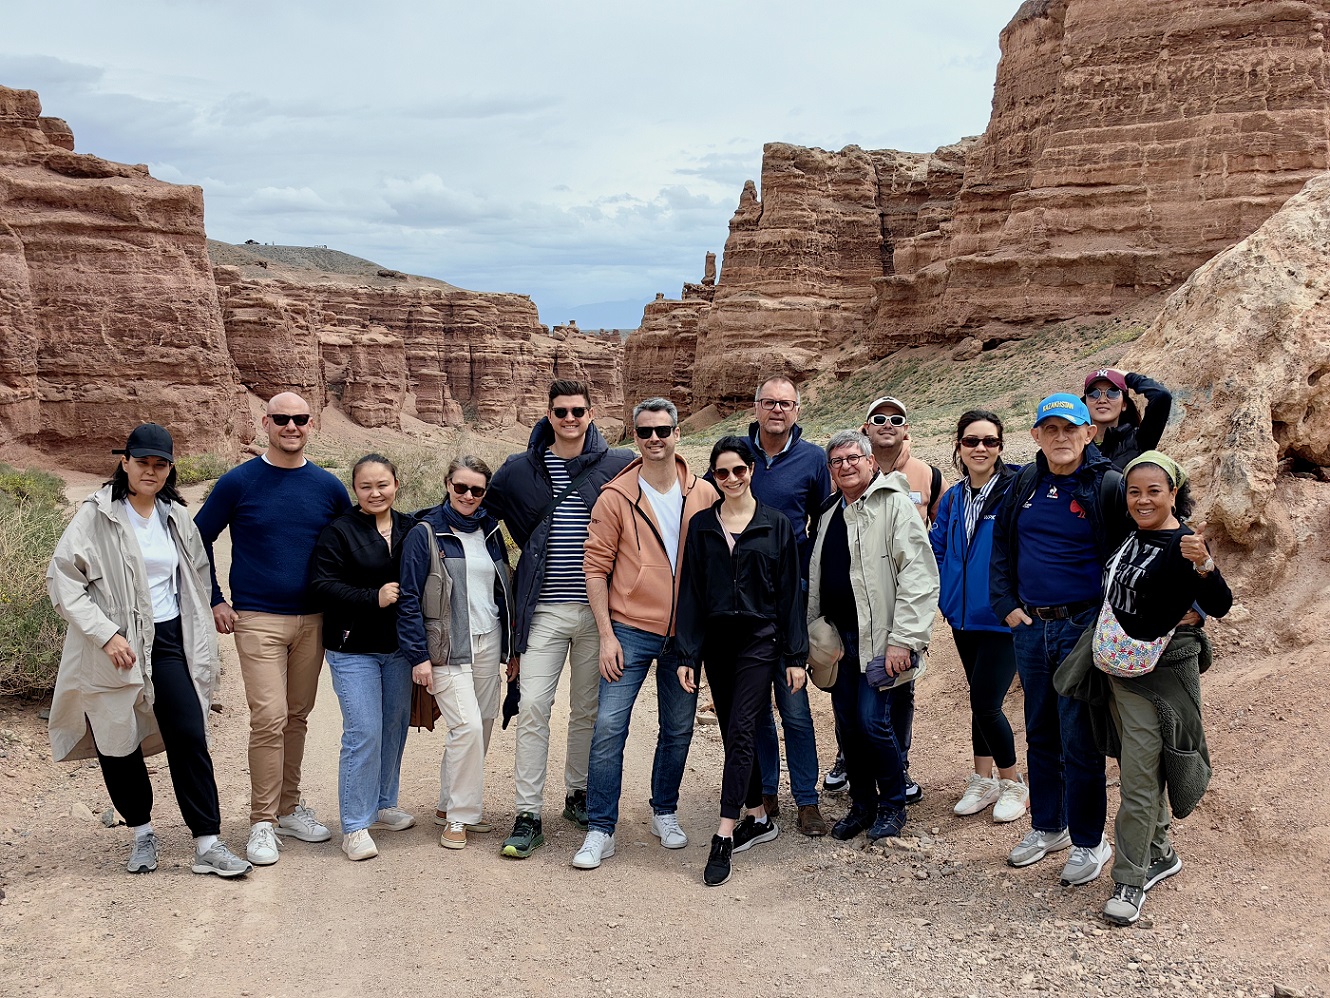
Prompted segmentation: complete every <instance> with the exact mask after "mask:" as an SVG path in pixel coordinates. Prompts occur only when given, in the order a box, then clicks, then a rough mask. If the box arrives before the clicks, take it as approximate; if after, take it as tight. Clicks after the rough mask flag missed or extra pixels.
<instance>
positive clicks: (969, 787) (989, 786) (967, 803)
mask: <svg viewBox="0 0 1330 998" xmlns="http://www.w3.org/2000/svg"><path fill="white" fill-rule="evenodd" d="M999 792H1000V790H999V788H998V781H997V780H995V779H993V777H991V776H980V775H979V774H978V773H971V774H970V778H969V779H968V780H966V781H965V793H963V794H961V799H960V800H958V801H957V802H956V806H955V807H954V808H952V810H953V811H954V812H955V813H956V814H962V815H964V814H978V813H979V812H980V811H982V810H984V809H985V808H987V807H990V806H992V804H993V802H994V801H996V800H997V799H998V794H999Z"/></svg>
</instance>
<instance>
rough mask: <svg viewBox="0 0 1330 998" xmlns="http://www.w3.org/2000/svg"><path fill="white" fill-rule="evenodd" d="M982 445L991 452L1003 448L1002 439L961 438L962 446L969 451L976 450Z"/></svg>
mask: <svg viewBox="0 0 1330 998" xmlns="http://www.w3.org/2000/svg"><path fill="white" fill-rule="evenodd" d="M980 444H983V445H984V446H985V447H987V448H988V449H989V450H995V449H997V448H998V447H1001V446H1002V438H1001V437H961V446H962V447H966V448H968V449H969V450H974V449H975V448H976V447H978V446H979V445H980Z"/></svg>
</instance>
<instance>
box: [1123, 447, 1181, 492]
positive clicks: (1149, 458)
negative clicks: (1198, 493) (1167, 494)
mask: <svg viewBox="0 0 1330 998" xmlns="http://www.w3.org/2000/svg"><path fill="white" fill-rule="evenodd" d="M1142 464H1153V465H1155V466H1156V467H1159V468H1163V469H1164V474H1165V475H1167V476H1168V480H1169V481H1170V482H1172V483H1173V491H1175V492H1176V491H1177V490H1178V489H1180V488H1182V486H1184V485H1186V484H1187V473H1186V472H1185V471H1183V470H1182V465H1180V464H1178V462H1177V461H1174V460H1173V459H1172V458H1171V457H1169V456H1168V455H1167V454H1165V453H1164V452H1163V451H1157V450H1148V451H1146V452H1145V453H1144V454H1142V455H1141V456H1140V457H1136V458H1132V460H1131V462H1130V463H1129V464H1128V465H1127V467H1125V468H1123V469H1122V477H1123V478H1126V477H1127V476H1128V475H1130V474H1131V469H1132V468H1135V467H1137V466H1139V465H1142Z"/></svg>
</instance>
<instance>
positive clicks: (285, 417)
mask: <svg viewBox="0 0 1330 998" xmlns="http://www.w3.org/2000/svg"><path fill="white" fill-rule="evenodd" d="M268 418H269V419H271V420H272V421H273V422H274V423H275V424H276V425H278V426H285V425H286V424H287V423H295V424H296V426H304V425H305V424H306V423H308V422H309V413H307V412H298V413H295V414H294V415H292V414H291V413H289V412H272V413H269V414H268Z"/></svg>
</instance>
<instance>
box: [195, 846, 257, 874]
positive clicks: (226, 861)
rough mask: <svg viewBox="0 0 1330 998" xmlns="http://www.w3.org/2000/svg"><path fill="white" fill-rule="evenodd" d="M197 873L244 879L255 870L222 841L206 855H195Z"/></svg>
mask: <svg viewBox="0 0 1330 998" xmlns="http://www.w3.org/2000/svg"><path fill="white" fill-rule="evenodd" d="M190 869H191V870H193V871H194V872H195V873H215V874H217V876H219V877H243V876H244V875H245V874H246V873H250V872H252V871H253V870H254V867H253V866H252V865H250V863H249V861H248V860H244V859H241V858H240V857H239V856H237V855H236V854H235V853H233V852H232V851H231V850H230V849H228V848H226V845H225V843H223V842H221V841H220V840H219V841H217V842H214V843H213V844H212V845H211V846H209V847H208V851H207V852H205V853H197V852H196V853H195V854H194V865H193V866H191V867H190Z"/></svg>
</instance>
